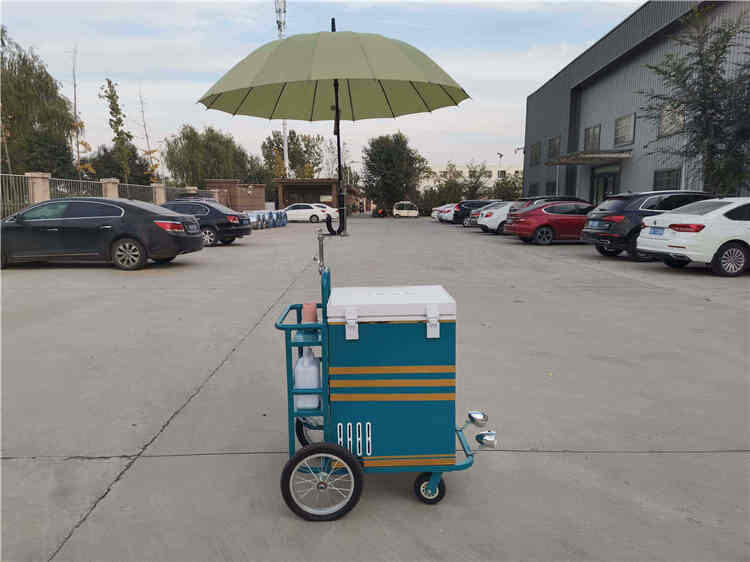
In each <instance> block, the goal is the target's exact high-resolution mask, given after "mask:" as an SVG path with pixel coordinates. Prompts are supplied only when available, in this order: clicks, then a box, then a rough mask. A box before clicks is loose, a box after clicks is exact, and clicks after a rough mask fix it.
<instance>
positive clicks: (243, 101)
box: [232, 87, 253, 117]
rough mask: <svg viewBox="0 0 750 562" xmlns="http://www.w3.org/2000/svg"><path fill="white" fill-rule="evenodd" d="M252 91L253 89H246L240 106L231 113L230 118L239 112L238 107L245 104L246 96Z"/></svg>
mask: <svg viewBox="0 0 750 562" xmlns="http://www.w3.org/2000/svg"><path fill="white" fill-rule="evenodd" d="M252 91H253V87H250V88H248V90H247V93H246V94H245V97H244V98H242V101H241V102H240V105H238V106H237V109H235V110H234V113H232V117H234V116H235V115H237V112H238V111H239V110H240V107H242V104H243V103H245V100H246V99H247V96H249V95H250V92H252Z"/></svg>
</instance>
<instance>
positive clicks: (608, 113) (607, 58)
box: [524, 1, 750, 202]
mask: <svg viewBox="0 0 750 562" xmlns="http://www.w3.org/2000/svg"><path fill="white" fill-rule="evenodd" d="M696 6H701V7H702V8H704V7H705V8H706V9H707V10H709V14H710V17H711V18H717V19H718V18H733V19H736V18H737V17H739V16H740V15H741V14H742V13H743V11H746V10H747V8H748V4H747V3H745V2H684V1H674V2H647V3H645V4H644V5H643V6H641V7H640V8H638V9H637V10H636V11H635V12H634V13H633V14H631V15H630V16H629V17H628V18H627V19H625V20H624V21H623V22H622V23H620V24H619V25H618V26H617V27H615V28H614V29H613V30H612V31H610V32H609V33H608V34H607V35H605V36H604V37H602V38H601V39H600V40H599V41H597V42H596V43H595V44H594V45H592V46H591V47H590V48H588V49H587V50H586V51H584V52H583V53H582V54H581V55H580V56H578V57H577V58H576V59H575V60H573V61H572V62H571V63H570V64H568V65H567V66H566V67H565V68H563V69H562V70H561V71H560V72H558V73H557V74H556V75H555V76H554V77H552V78H551V79H550V80H549V81H548V82H546V83H545V84H544V85H543V86H542V87H540V88H539V89H538V90H536V91H535V92H534V93H532V94H531V95H530V96H528V98H527V101H526V132H525V141H524V195H527V196H532V195H546V194H549V195H552V194H559V195H563V194H564V195H577V196H579V197H582V198H584V199H587V200H590V201H593V202H599V201H601V200H602V199H603V198H604V197H605V196H606V195H609V194H612V193H619V192H623V191H646V190H650V189H703V188H704V186H703V185H702V180H701V179H700V178H699V177H696V176H697V175H696V174H691V173H689V171H690V170H691V169H693V167H692V166H689V164H690V163H687V162H683V161H681V159H677V158H674V157H672V158H669V157H666V156H664V155H663V154H659V153H658V150H656V149H657V148H658V143H662V142H664V143H666V142H672V143H674V142H679V140H678V139H679V136H677V137H675V136H672V137H668V136H667V135H668V134H669V133H673V132H674V130H673V129H672V128H673V127H675V126H679V123H675V118H674V116H670V115H664V116H663V118H662V119H661V120H660V122H659V123H658V124H657V123H654V122H653V121H647V120H646V119H644V118H643V111H642V109H641V108H642V106H643V105H644V103H645V97H644V96H643V95H642V94H639V93H638V92H639V91H644V90H650V89H652V88H653V89H654V90H657V91H658V90H660V89H661V87H662V86H661V83H660V81H659V79H658V78H657V77H656V75H655V74H654V73H653V71H651V70H649V69H648V68H647V65H649V64H657V63H659V62H660V61H662V59H663V58H664V55H665V54H666V53H668V52H675V51H678V49H679V48H680V47H679V46H678V45H677V44H676V43H675V42H674V40H673V39H672V37H673V36H674V34H675V33H676V32H678V31H679V29H680V26H681V21H680V20H681V18H682V17H683V16H685V15H686V14H688V13H689V12H690V11H691V10H692V9H693V8H695V7H696ZM744 41H745V43H746V44H745V45H741V46H740V47H738V48H737V49H735V50H733V51H732V53H731V56H730V60H729V62H730V64H731V63H735V62H738V61H739V60H740V57H743V56H747V52H748V51H747V48H748V47H750V44H747V43H748V41H747V39H746V38H745V39H744Z"/></svg>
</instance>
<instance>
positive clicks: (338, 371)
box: [328, 365, 456, 375]
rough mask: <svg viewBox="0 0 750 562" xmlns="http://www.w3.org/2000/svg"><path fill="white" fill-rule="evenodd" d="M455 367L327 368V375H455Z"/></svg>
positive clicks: (388, 366) (389, 366)
mask: <svg viewBox="0 0 750 562" xmlns="http://www.w3.org/2000/svg"><path fill="white" fill-rule="evenodd" d="M455 372H456V366H455V365H386V366H379V367H328V374H329V375H394V374H403V373H410V374H417V373H455Z"/></svg>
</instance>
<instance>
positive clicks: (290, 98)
mask: <svg viewBox="0 0 750 562" xmlns="http://www.w3.org/2000/svg"><path fill="white" fill-rule="evenodd" d="M334 80H337V81H338V85H339V95H338V97H339V100H338V101H339V106H340V114H339V118H340V119H345V120H349V121H356V120H359V119H371V118H375V117H397V116H399V115H407V114H410V113H421V112H425V111H432V110H434V109H438V108H440V107H446V106H455V105H458V104H459V103H460V102H461V101H463V100H465V99H467V98H468V97H469V96H468V94H467V93H466V92H465V91H464V89H463V88H462V87H461V86H459V85H458V84H457V83H456V82H455V81H454V80H453V79H452V78H451V77H450V76H449V75H448V74H447V73H446V72H445V71H444V70H443V69H442V68H440V67H439V66H438V65H437V64H436V63H435V62H434V61H433V60H432V59H430V58H429V57H428V56H427V55H425V54H424V53H423V52H422V51H420V50H419V49H416V48H414V47H412V46H411V45H409V44H407V43H404V42H403V41H397V40H395V39H389V38H387V37H383V36H382V35H377V34H374V33H353V32H348V31H340V32H338V33H331V32H324V33H309V34H303V35H293V36H291V37H288V38H286V39H280V40H277V41H272V42H270V43H267V44H265V45H263V46H262V47H260V48H258V49H257V50H255V51H253V52H252V53H250V54H249V55H248V56H247V57H245V58H244V59H243V60H241V61H240V62H239V63H237V65H235V67H234V68H232V69H231V70H230V71H229V72H227V73H226V74H225V75H224V76H222V78H221V79H220V80H219V81H218V82H217V83H216V84H214V85H213V86H212V87H211V89H210V90H208V91H207V92H206V93H205V94H203V96H201V98H200V100H199V102H200V103H202V104H204V105H205V106H206V108H207V109H218V110H220V111H225V112H227V113H231V114H232V115H253V116H256V117H265V118H266V119H298V120H305V121H324V120H335V119H336V111H335V93H334Z"/></svg>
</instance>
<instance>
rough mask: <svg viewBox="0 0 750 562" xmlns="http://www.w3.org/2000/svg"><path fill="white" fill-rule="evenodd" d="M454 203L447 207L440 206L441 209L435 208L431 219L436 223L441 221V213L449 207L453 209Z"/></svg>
mask: <svg viewBox="0 0 750 562" xmlns="http://www.w3.org/2000/svg"><path fill="white" fill-rule="evenodd" d="M452 206H453V203H448V204H447V205H440V206H439V207H433V208H432V212H431V213H430V218H432V220H434V221H440V211H442V210H443V209H447V208H448V207H452Z"/></svg>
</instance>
